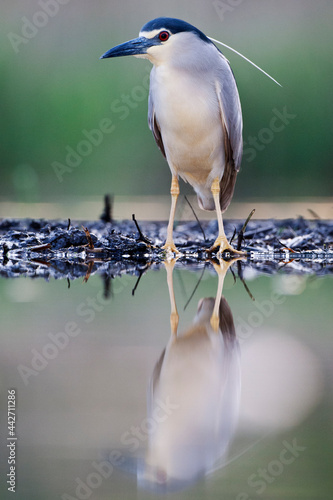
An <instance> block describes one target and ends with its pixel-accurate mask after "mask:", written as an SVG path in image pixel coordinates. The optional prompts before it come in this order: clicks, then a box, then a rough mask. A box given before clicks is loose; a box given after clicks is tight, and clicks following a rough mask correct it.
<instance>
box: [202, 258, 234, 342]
mask: <svg viewBox="0 0 333 500" xmlns="http://www.w3.org/2000/svg"><path fill="white" fill-rule="evenodd" d="M240 259H242V257H237V258H235V259H232V260H229V261H225V260H221V261H220V264H215V263H214V262H212V264H213V266H214V269H215V271H216V273H217V275H218V285H217V292H216V298H215V304H214V310H213V314H212V316H211V318H210V324H211V327H212V328H213V330H214V331H215V332H218V331H219V326H220V316H219V309H220V302H221V297H222V291H223V283H224V278H225V275H226V274H227V271H228V269H229V267H230V266H232V264H233V263H234V262H236V261H237V260H240Z"/></svg>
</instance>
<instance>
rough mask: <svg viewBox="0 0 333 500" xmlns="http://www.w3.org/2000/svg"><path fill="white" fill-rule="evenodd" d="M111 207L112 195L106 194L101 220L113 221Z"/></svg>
mask: <svg viewBox="0 0 333 500" xmlns="http://www.w3.org/2000/svg"><path fill="white" fill-rule="evenodd" d="M112 208H113V195H109V194H106V195H105V196H104V211H103V213H102V215H101V216H100V219H101V220H102V221H104V222H113V216H112Z"/></svg>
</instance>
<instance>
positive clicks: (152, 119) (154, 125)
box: [148, 91, 166, 158]
mask: <svg viewBox="0 0 333 500" xmlns="http://www.w3.org/2000/svg"><path fill="white" fill-rule="evenodd" d="M148 125H149V128H150V130H151V131H152V133H153V136H154V139H155V141H156V144H157V145H158V147H159V148H160V150H161V152H162V154H163V156H164V157H165V158H166V155H165V149H164V144H163V141H162V135H161V130H160V127H159V125H158V122H157V119H156V115H155V108H154V100H153V97H152V92H151V91H150V92H149V97H148Z"/></svg>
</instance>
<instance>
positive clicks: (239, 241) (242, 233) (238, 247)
mask: <svg viewBox="0 0 333 500" xmlns="http://www.w3.org/2000/svg"><path fill="white" fill-rule="evenodd" d="M255 211H256V209H255V208H254V209H253V210H251V212H250V213H249V215H248V217H247V219H246V221H245V222H244V225H243V227H242V229H241V230H240V231H239V234H238V240H237V250H240V248H241V245H242V242H243V239H244V231H245V229H246V226H247V225H248V223H249V222H250V219H251V217H252V215H253V214H254V212H255Z"/></svg>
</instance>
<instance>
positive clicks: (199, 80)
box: [150, 65, 224, 191]
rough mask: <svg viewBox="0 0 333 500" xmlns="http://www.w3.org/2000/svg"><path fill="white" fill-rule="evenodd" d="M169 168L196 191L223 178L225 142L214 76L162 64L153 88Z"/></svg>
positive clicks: (155, 76)
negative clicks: (196, 73) (192, 72)
mask: <svg viewBox="0 0 333 500" xmlns="http://www.w3.org/2000/svg"><path fill="white" fill-rule="evenodd" d="M150 91H151V92H152V93H153V100H154V108H155V114H156V118H157V122H158V123H159V126H160V128H161V133H162V140H163V144H164V147H165V152H166V157H167V160H168V163H169V166H170V169H171V171H172V173H173V174H174V175H179V176H180V177H182V178H183V179H184V180H186V181H188V182H189V183H190V184H191V185H192V186H193V187H194V188H195V189H196V191H199V190H200V189H201V188H204V187H206V186H207V185H209V187H210V184H211V181H212V179H213V178H214V177H216V176H219V177H222V175H223V169H224V141H223V130H222V123H221V116H220V108H219V103H218V99H217V96H216V91H215V82H214V80H213V78H211V79H210V78H207V75H202V74H200V75H193V74H191V73H190V72H188V71H186V70H183V71H181V70H179V68H177V69H174V68H172V67H171V68H170V66H166V65H160V66H157V67H154V68H153V70H152V75H151V88H150Z"/></svg>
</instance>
